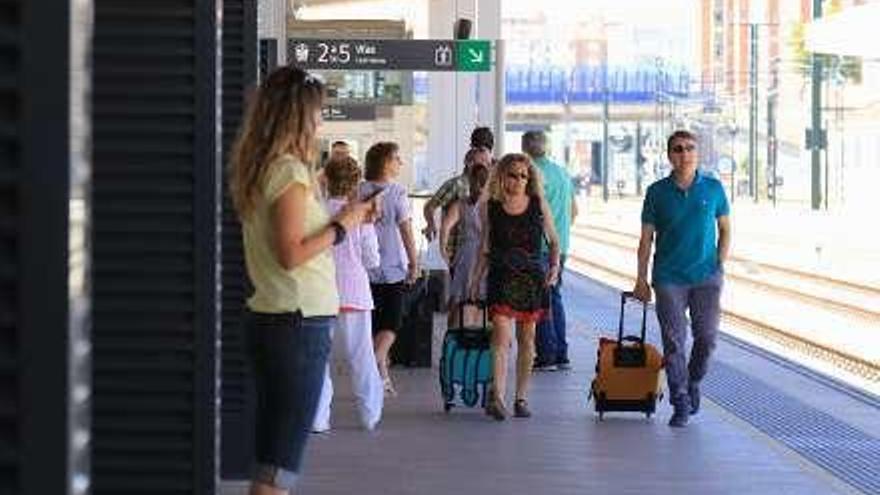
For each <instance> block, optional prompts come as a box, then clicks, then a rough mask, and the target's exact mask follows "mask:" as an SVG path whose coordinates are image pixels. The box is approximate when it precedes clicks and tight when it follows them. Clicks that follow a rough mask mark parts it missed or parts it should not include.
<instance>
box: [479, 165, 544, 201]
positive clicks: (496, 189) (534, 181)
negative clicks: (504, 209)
mask: <svg viewBox="0 0 880 495" xmlns="http://www.w3.org/2000/svg"><path fill="white" fill-rule="evenodd" d="M517 163H524V164H525V165H526V166H527V167H528V169H529V182H528V183H527V184H526V194H527V195H528V196H529V197H532V198H539V199H543V198H544V178H543V176H542V175H541V171H540V170H538V167H536V166H535V164H534V163H533V162H532V159H531V158H529V157H528V155H524V154H522V153H508V154H506V155H504V156H502V157H501V160H499V161H498V164H497V165H495V170H493V171H492V177H491V178H490V179H489V197H490V198H492V199H494V200H496V201H504V196H505V193H504V179H505V178H506V177H507V174H508V173H509V172H510V170H511V169H513V166H514V165H515V164H517Z"/></svg>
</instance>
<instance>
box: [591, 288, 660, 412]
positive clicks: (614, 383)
mask: <svg viewBox="0 0 880 495" xmlns="http://www.w3.org/2000/svg"><path fill="white" fill-rule="evenodd" d="M630 298H633V293H632V292H622V293H621V294H620V324H619V326H618V330H617V339H609V338H605V337H601V338H600V339H599V352H598V357H597V361H596V378H595V379H593V383H592V385H591V387H590V398H592V399H593V400H594V402H595V406H596V412H598V413H599V419H600V420H601V419H602V418H603V415H604V414H605V412H606V411H637V412H643V413H645V415H647V416H648V417H649V418H650V417H651V414H653V413H654V410H655V408H656V405H657V400H658V399H660V398H661V397H662V396H663V386H662V381H661V380H662V372H661V371H662V368H663V356H662V355H661V354H660V352H659V351H658V350H657V348H656V347H654V346H653V345H651V344H648V343H647V342H645V327H646V317H647V310H648V307H647V305H646V304H644V303H642V334H641V336H635V335H627V336H625V337H624V335H623V309H624V306H626V300H627V299H630Z"/></svg>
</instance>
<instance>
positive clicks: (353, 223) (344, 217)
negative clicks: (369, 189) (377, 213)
mask: <svg viewBox="0 0 880 495" xmlns="http://www.w3.org/2000/svg"><path fill="white" fill-rule="evenodd" d="M375 208H376V198H374V199H371V200H368V201H360V200H352V201H349V202H348V204H346V205H345V206H344V207H342V209H341V210H339V213H337V214H336V216H335V217H334V218H333V220H335V221H337V222H339V223H340V224H342V226H343V227H345V230H346V231H350V230H351V229H353V228H354V227H357V226H358V225H360V224H361V223H363V222H364V221H365V220H366V219H367V217H368V216H369V215H370V214H371V212H372V211H374V210H375Z"/></svg>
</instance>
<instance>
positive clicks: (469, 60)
mask: <svg viewBox="0 0 880 495" xmlns="http://www.w3.org/2000/svg"><path fill="white" fill-rule="evenodd" d="M455 70H457V71H461V72H488V71H490V70H492V42H491V41H489V40H460V41H456V42H455Z"/></svg>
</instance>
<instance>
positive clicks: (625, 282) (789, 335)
mask: <svg viewBox="0 0 880 495" xmlns="http://www.w3.org/2000/svg"><path fill="white" fill-rule="evenodd" d="M633 259H634V258H633ZM568 260H569V261H568V265H569V266H570V267H571V268H575V269H578V268H580V269H582V270H583V269H584V268H586V269H587V271H588V272H592V274H595V273H596V272H600V273H601V274H603V275H605V276H604V277H603V278H604V279H605V280H606V281H608V280H607V279H608V278H609V277H610V278H611V279H612V280H613V281H614V283H613V285H616V286H618V287H621V288H625V289H627V290H628V289H629V288H631V287H632V284H634V283H635V277H634V276H633V273H627V272H624V271H621V270H618V269H616V268H613V267H609V266H607V265H606V264H604V263H598V262H596V261H593V260H590V259H588V258H586V257H583V256H580V255H578V254H574V253H570V254H569V255H568ZM721 316H722V321H724V322H725V323H727V324H731V325H735V326H736V327H737V328H740V329H743V330H746V331H748V332H750V333H752V334H755V335H758V336H760V337H762V338H764V339H768V340H771V341H773V342H776V343H777V344H779V345H782V346H784V347H785V348H787V349H792V350H796V351H798V352H800V353H802V354H804V355H807V356H810V357H812V358H815V359H819V360H822V361H824V362H826V363H830V364H832V365H833V366H835V367H837V368H839V369H841V370H845V371H847V372H849V373H851V374H853V375H855V376H858V377H861V378H863V379H865V380H868V381H870V382H875V383H876V382H880V364H878V363H876V362H872V361H870V360H868V359H865V358H863V357H860V356H856V355H853V354H851V353H849V352H845V351H841V350H839V349H835V348H833V347H831V346H829V345H825V344H822V343H818V342H814V341H812V340H810V339H807V338H805V337H803V336H802V335H798V334H797V333H795V332H792V331H790V330H787V329H783V328H780V327H779V326H777V325H771V324H768V323H766V322H762V321H759V320H757V319H755V318H754V317H752V316H749V315H745V314H742V313H741V312H738V311H732V310H730V309H722V315H721Z"/></svg>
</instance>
